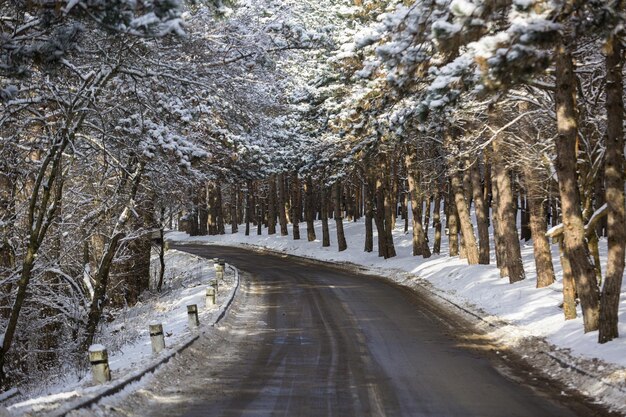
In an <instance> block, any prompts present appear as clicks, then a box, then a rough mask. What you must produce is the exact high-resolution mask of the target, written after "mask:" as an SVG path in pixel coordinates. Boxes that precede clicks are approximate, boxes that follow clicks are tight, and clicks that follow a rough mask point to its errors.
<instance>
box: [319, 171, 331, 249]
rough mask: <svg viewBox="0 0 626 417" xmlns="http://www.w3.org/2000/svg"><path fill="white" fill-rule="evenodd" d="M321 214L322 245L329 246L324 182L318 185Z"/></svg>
mask: <svg viewBox="0 0 626 417" xmlns="http://www.w3.org/2000/svg"><path fill="white" fill-rule="evenodd" d="M320 200H321V210H320V211H321V215H322V247H323V248H327V247H329V246H330V232H329V230H328V190H327V189H326V187H325V185H324V183H323V182H322V185H321V187H320Z"/></svg>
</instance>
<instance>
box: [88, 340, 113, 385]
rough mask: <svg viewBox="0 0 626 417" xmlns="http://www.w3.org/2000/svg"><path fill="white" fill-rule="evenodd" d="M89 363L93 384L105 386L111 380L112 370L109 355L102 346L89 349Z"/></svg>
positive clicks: (93, 346)
mask: <svg viewBox="0 0 626 417" xmlns="http://www.w3.org/2000/svg"><path fill="white" fill-rule="evenodd" d="M89 362H90V363H91V374H92V375H93V382H95V383H96V384H104V383H105V382H108V381H110V380H111V369H110V368H109V355H108V353H107V350H106V348H105V347H104V346H102V345H91V346H90V347H89Z"/></svg>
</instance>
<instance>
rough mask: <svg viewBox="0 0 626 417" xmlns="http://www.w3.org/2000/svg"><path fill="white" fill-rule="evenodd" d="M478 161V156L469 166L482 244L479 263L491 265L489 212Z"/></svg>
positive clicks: (479, 237) (479, 236)
mask: <svg viewBox="0 0 626 417" xmlns="http://www.w3.org/2000/svg"><path fill="white" fill-rule="evenodd" d="M478 161H479V159H478V158H476V161H474V163H473V164H472V165H471V166H470V167H469V170H470V175H471V180H472V192H473V194H474V208H475V211H476V223H477V226H478V240H479V244H480V248H479V253H478V263H479V264H482V265H489V222H488V220H487V219H488V216H489V213H488V211H487V206H486V204H485V199H484V196H483V189H482V185H481V181H480V167H479V166H478V165H479V164H478Z"/></svg>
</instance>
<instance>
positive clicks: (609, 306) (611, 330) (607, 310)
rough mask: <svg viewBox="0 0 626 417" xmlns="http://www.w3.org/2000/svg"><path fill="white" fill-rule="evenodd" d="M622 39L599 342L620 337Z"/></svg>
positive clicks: (612, 103)
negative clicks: (607, 249)
mask: <svg viewBox="0 0 626 417" xmlns="http://www.w3.org/2000/svg"><path fill="white" fill-rule="evenodd" d="M620 42H621V40H620V39H618V38H611V39H609V41H608V44H607V46H608V52H607V56H606V73H607V77H606V81H607V82H606V108H607V131H606V151H605V166H604V177H605V180H604V181H605V188H606V202H607V206H608V213H607V217H608V222H607V229H608V230H607V233H608V247H609V251H608V256H607V266H606V278H605V282H604V286H603V287H602V297H601V303H600V324H599V326H600V327H599V330H600V332H599V335H598V341H599V342H600V343H606V342H609V341H611V340H613V339H615V338H617V337H619V332H618V312H619V302H620V292H621V288H622V276H623V274H624V255H625V249H626V220H625V217H624V216H625V214H624V204H625V202H624V129H623V123H624V101H623V97H622V94H623V80H622V68H623V65H624V63H623V57H622V49H623V48H622V45H621V43H620Z"/></svg>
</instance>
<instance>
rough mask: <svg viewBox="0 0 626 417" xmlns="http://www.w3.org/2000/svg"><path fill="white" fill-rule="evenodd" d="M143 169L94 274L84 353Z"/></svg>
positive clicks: (135, 177)
mask: <svg viewBox="0 0 626 417" xmlns="http://www.w3.org/2000/svg"><path fill="white" fill-rule="evenodd" d="M144 167H145V164H144V163H143V162H140V163H139V164H138V166H137V168H136V170H135V172H134V173H133V184H132V189H131V192H130V194H129V199H128V201H127V203H126V207H124V210H123V212H122V214H121V215H120V216H119V218H118V220H117V223H116V224H115V227H114V229H113V235H112V237H111V240H110V241H109V243H108V245H107V246H106V249H105V251H104V254H103V256H102V259H101V260H100V264H99V266H98V270H97V271H96V274H95V286H94V293H93V294H94V295H93V300H92V301H91V306H90V307H89V313H88V315H87V329H86V332H85V339H84V340H83V343H82V348H83V349H84V350H85V351H86V350H87V349H89V346H91V344H92V343H93V341H94V337H95V335H96V330H97V328H98V324H99V323H100V318H101V317H102V312H103V311H104V307H105V304H106V292H107V286H108V282H109V271H110V270H111V265H112V264H113V259H114V257H115V254H116V253H117V250H118V248H119V245H120V242H121V240H122V239H123V238H124V237H125V236H126V233H125V232H124V231H123V230H122V229H123V228H124V227H125V226H126V224H127V223H128V221H129V220H130V218H131V214H132V213H133V211H134V205H135V198H136V196H137V191H138V189H139V183H140V182H141V176H142V174H143V169H144Z"/></svg>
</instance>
